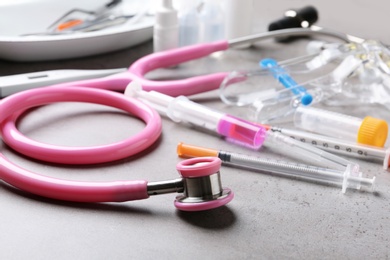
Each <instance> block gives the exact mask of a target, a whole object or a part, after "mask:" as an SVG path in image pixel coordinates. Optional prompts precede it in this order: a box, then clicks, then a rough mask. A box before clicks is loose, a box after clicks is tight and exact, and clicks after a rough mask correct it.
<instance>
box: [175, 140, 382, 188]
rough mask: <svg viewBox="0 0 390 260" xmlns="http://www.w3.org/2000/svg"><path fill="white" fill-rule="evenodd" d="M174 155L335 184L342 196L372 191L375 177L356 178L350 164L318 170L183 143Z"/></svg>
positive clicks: (302, 165) (359, 174) (316, 168)
mask: <svg viewBox="0 0 390 260" xmlns="http://www.w3.org/2000/svg"><path fill="white" fill-rule="evenodd" d="M177 154H178V155H179V156H180V157H184V158H191V157H202V156H213V157H218V158H220V159H221V161H222V162H224V163H226V164H233V165H238V166H242V167H245V168H249V169H256V170H261V171H267V172H272V173H276V174H280V175H283V176H290V177H299V178H303V179H309V180H315V181H320V182H325V183H332V184H338V185H340V186H342V192H343V193H344V192H345V191H346V189H347V188H353V189H360V188H362V187H363V188H365V189H371V190H372V189H373V184H374V182H375V177H374V178H372V179H369V178H363V177H362V176H361V175H362V174H361V173H358V174H357V175H356V176H355V175H353V176H352V175H351V174H355V173H354V172H353V165H350V164H349V165H347V166H346V167H345V168H343V169H342V170H334V169H327V168H320V167H315V166H310V165H305V164H297V163H293V162H287V161H282V160H278V159H271V158H265V157H257V156H251V155H246V154H239V153H231V152H227V151H222V150H219V151H218V150H215V149H210V148H205V147H199V146H194V145H189V144H184V143H179V144H178V146H177Z"/></svg>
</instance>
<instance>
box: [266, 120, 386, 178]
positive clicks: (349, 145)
mask: <svg viewBox="0 0 390 260" xmlns="http://www.w3.org/2000/svg"><path fill="white" fill-rule="evenodd" d="M270 130H271V131H274V132H280V133H282V134H284V135H286V136H289V137H291V138H294V139H295V140H299V141H301V142H303V143H306V144H311V145H314V146H316V147H318V148H320V149H322V150H326V151H329V152H331V153H337V154H341V155H346V156H353V157H356V158H358V159H364V160H374V161H378V160H379V161H381V162H383V169H384V170H387V169H388V168H389V163H390V162H389V158H390V148H381V147H377V146H370V145H362V144H357V143H353V142H348V141H345V140H342V139H337V138H332V137H328V136H323V135H318V134H313V133H308V132H304V131H299V130H293V129H286V128H281V127H275V126H272V127H270Z"/></svg>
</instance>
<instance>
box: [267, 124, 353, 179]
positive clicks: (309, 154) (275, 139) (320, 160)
mask: <svg viewBox="0 0 390 260" xmlns="http://www.w3.org/2000/svg"><path fill="white" fill-rule="evenodd" d="M265 140H266V141H265V142H264V146H269V147H271V148H276V149H283V150H287V151H289V153H290V154H291V155H292V156H295V157H298V158H301V159H304V160H305V161H308V162H311V163H314V162H315V163H316V164H317V165H320V166H324V167H335V168H337V169H345V167H347V165H349V164H352V163H351V162H350V161H348V160H346V159H344V158H341V157H339V156H337V155H334V154H331V153H328V152H326V151H323V150H321V149H318V148H316V147H314V146H311V145H309V144H305V143H302V142H300V141H297V140H294V139H292V138H290V137H289V136H286V135H283V134H281V133H277V132H272V131H268V132H267V137H266V139H265ZM353 171H354V172H355V174H357V173H358V172H359V165H357V164H354V167H353Z"/></svg>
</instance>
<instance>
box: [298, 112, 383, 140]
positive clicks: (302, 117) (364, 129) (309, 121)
mask: <svg viewBox="0 0 390 260" xmlns="http://www.w3.org/2000/svg"><path fill="white" fill-rule="evenodd" d="M293 120H294V125H295V126H296V127H298V128H301V129H305V130H308V131H311V132H315V133H319V134H323V135H327V136H332V137H336V138H340V139H344V140H349V141H351V142H357V143H359V144H366V145H372V146H378V147H383V145H384V144H385V143H386V140H387V134H388V125H387V122H386V121H385V120H382V119H378V118H373V117H370V116H367V117H365V118H364V119H360V118H357V117H353V116H349V115H345V114H340V113H337V112H333V111H329V110H323V109H319V108H314V107H304V106H299V107H297V109H296V110H295V112H294V119H293Z"/></svg>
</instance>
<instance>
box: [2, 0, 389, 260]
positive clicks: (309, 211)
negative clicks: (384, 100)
mask: <svg viewBox="0 0 390 260" xmlns="http://www.w3.org/2000/svg"><path fill="white" fill-rule="evenodd" d="M307 4H313V5H315V6H316V7H317V8H318V10H319V12H320V20H319V22H318V25H321V26H323V27H327V28H332V29H337V30H339V31H342V32H348V33H350V34H352V35H357V36H360V37H363V38H367V39H377V40H381V41H383V42H387V43H390V35H389V34H388V33H387V24H389V22H390V18H389V16H388V10H389V8H390V4H389V2H387V1H379V0H378V1H377V0H373V1H357V0H356V1H352V0H349V1H338V2H332V1H323V0H322V1H316V2H314V3H313V2H312V1H303V0H295V1H286V0H275V1H272V2H271V1H256V8H255V10H256V12H257V16H256V21H255V24H254V28H255V30H256V31H257V32H261V31H264V30H265V28H266V25H267V24H268V22H269V21H271V20H274V19H275V18H276V17H280V16H281V14H282V13H283V11H285V10H286V9H288V8H291V7H292V8H299V7H303V6H305V5H307ZM308 40H309V39H300V40H297V41H294V42H292V43H290V44H280V43H275V42H274V41H265V42H259V43H257V44H255V45H254V46H252V47H251V48H250V49H239V50H228V51H226V52H223V53H220V54H219V55H214V56H211V57H207V58H204V59H201V60H197V61H191V62H188V63H186V64H183V65H181V66H179V67H178V68H175V69H163V70H158V71H156V72H153V73H151V75H150V77H156V78H161V77H173V76H174V77H177V75H180V76H183V77H185V76H190V75H194V74H202V73H206V72H209V71H211V70H215V71H230V70H234V69H250V68H252V69H253V68H255V67H256V66H257V62H258V61H259V60H260V59H261V58H265V57H272V58H276V59H278V60H283V59H287V58H291V57H295V56H297V55H300V54H303V53H305V46H306V44H307V42H308ZM151 51H152V42H151V41H149V42H146V43H144V44H142V45H139V46H135V47H133V48H129V49H126V50H122V51H118V52H114V53H109V54H102V55H98V56H94V57H86V58H80V59H73V60H64V61H52V62H37V63H16V62H9V61H4V60H0V75H10V74H17V73H24V72H32V71H41V70H49V69H63V68H72V69H77V68H83V69H86V68H87V69H104V68H118V67H127V66H129V64H131V63H132V62H134V61H135V60H137V59H138V58H140V57H142V56H143V55H146V54H148V53H150V52H151ZM192 98H193V99H194V100H195V101H197V102H199V103H201V104H204V105H207V106H210V107H213V108H217V109H221V110H224V111H227V112H229V111H230V109H231V108H230V107H227V106H226V105H224V104H223V103H222V102H221V101H220V100H219V97H218V92H217V91H212V92H210V93H205V94H201V95H196V96H194V97H192ZM330 109H332V110H334V111H338V112H343V113H349V114H351V115H354V116H358V117H363V116H365V115H367V114H371V115H373V116H380V117H382V118H384V119H386V120H388V121H390V116H389V115H388V113H387V112H388V111H387V110H386V109H385V108H383V107H380V106H363V107H332V108H330ZM162 123H163V132H162V135H161V137H160V138H159V140H158V141H157V142H156V143H155V144H154V145H153V146H152V147H151V148H149V149H147V150H146V151H143V152H141V153H140V154H138V155H136V156H132V157H130V158H127V159H124V160H120V161H116V162H112V163H107V164H99V165H87V166H73V165H71V166H64V165H57V164H50V163H45V162H41V161H36V160H32V159H29V158H26V157H24V156H22V155H20V154H18V153H16V152H14V151H13V150H11V149H10V148H9V147H7V145H5V144H4V143H3V142H2V141H0V148H1V151H2V153H4V154H5V155H6V156H7V157H8V158H9V159H10V160H12V161H13V162H15V163H16V164H18V165H20V166H22V167H25V168H27V169H29V170H31V171H35V172H38V173H41V174H44V175H49V176H53V177H58V178H68V179H74V180H118V179H129V180H130V179H147V180H151V181H154V180H165V179H173V178H176V177H178V174H177V172H176V169H175V167H176V164H177V163H178V162H179V161H180V160H181V159H180V158H178V157H177V155H176V145H177V143H178V142H187V143H191V144H195V145H201V146H207V147H211V148H218V149H224V150H230V151H237V152H244V153H248V154H256V152H254V151H250V150H248V149H245V148H243V147H239V146H234V145H233V144H230V143H227V142H225V141H224V140H223V139H221V138H219V137H216V136H213V135H209V134H207V133H205V132H200V131H197V130H195V129H193V128H190V127H188V126H185V125H180V124H175V123H173V122H171V121H170V120H168V119H167V118H163V122H162ZM142 127H143V124H142V123H140V122H139V121H138V120H136V119H134V118H132V117H129V116H127V115H126V114H124V113H122V112H120V111H118V110H115V109H111V108H107V107H103V106H98V105H88V104H81V103H58V104H53V105H49V106H45V107H41V108H39V109H35V110H33V111H31V112H29V113H28V114H27V115H26V116H25V117H24V118H23V120H22V121H21V122H20V123H19V129H20V130H21V131H22V132H23V133H24V134H26V135H27V136H28V137H30V138H33V139H35V140H38V141H41V142H47V143H52V144H57V145H69V146H77V145H82V146H88V145H99V144H107V143H111V142H114V141H118V140H121V139H124V138H126V137H128V136H130V135H132V134H134V133H136V132H138V131H139V130H140V129H141V128H142ZM263 153H264V154H267V155H269V156H270V157H278V158H283V157H284V156H285V155H276V154H272V153H269V152H268V151H264V152H263ZM357 162H359V163H360V165H361V169H362V172H363V173H364V175H365V176H367V177H373V176H376V178H377V191H376V192H375V193H370V192H359V191H350V192H347V193H346V194H345V195H343V194H342V193H341V192H340V189H339V188H338V187H333V186H324V185H320V184H315V183H309V182H304V181H299V180H295V179H288V178H281V177H277V176H274V175H270V174H264V173H260V172H254V171H250V170H245V169H238V168H232V167H227V166H223V167H222V168H221V174H222V181H223V185H224V186H227V187H230V188H231V189H232V190H234V192H235V198H234V200H233V201H232V202H231V203H229V204H228V205H226V206H224V207H221V208H218V209H215V210H210V211H205V212H197V213H186V212H180V211H178V210H176V209H175V208H174V206H173V200H174V198H175V195H173V194H167V195H162V196H155V197H151V198H150V199H147V200H141V201H133V202H126V203H101V204H97V203H96V204H94V203H85V204H83V203H72V202H62V201H55V200H51V199H46V198H42V197H39V196H35V195H31V194H28V193H26V192H23V191H20V190H17V189H15V188H13V187H11V186H9V185H7V184H6V183H4V182H0V205H1V207H0V233H1V236H0V258H1V259H178V258H183V259H200V258H203V259H387V258H389V257H390V256H389V254H390V249H389V239H390V220H389V208H390V203H389V199H390V175H389V173H388V172H386V171H384V170H382V167H381V165H380V164H378V163H374V162H364V161H357Z"/></svg>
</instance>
